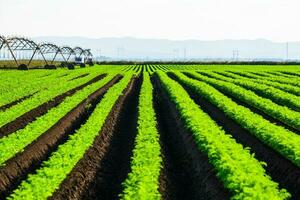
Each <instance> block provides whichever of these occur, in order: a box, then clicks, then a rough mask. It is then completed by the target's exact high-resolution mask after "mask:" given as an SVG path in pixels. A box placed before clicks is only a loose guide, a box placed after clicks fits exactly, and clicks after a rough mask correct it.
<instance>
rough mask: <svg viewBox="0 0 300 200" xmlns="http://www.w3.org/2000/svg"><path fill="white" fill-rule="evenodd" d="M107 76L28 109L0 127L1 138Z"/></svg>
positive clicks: (100, 76)
mask: <svg viewBox="0 0 300 200" xmlns="http://www.w3.org/2000/svg"><path fill="white" fill-rule="evenodd" d="M105 76H106V74H101V75H99V76H97V77H95V78H93V79H92V80H90V81H88V82H86V83H84V84H82V85H80V86H78V87H75V88H73V89H71V90H69V91H67V92H65V93H63V94H60V95H58V96H56V97H54V98H53V99H51V100H49V101H47V102H45V103H43V104H41V105H39V106H37V107H36V108H34V109H32V110H30V111H28V112H27V113H25V114H23V115H21V116H20V117H18V118H16V119H15V120H13V121H11V122H10V123H8V124H6V125H4V126H2V127H1V128H0V138H2V137H4V136H7V135H9V134H11V133H13V132H15V131H17V130H19V129H22V128H24V127H25V126H26V125H27V124H28V123H30V122H32V121H34V120H35V119H36V118H38V117H40V116H42V115H44V114H45V113H47V111H48V110H49V109H51V108H53V107H56V106H58V105H59V104H60V103H61V102H62V101H63V100H64V99H65V98H66V97H68V96H71V95H73V94H74V93H75V92H77V91H78V90H81V89H83V88H84V87H86V86H88V85H90V84H92V83H95V82H97V81H99V80H101V79H103V78H104V77H105Z"/></svg>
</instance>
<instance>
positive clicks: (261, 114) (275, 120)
mask: <svg viewBox="0 0 300 200" xmlns="http://www.w3.org/2000/svg"><path fill="white" fill-rule="evenodd" d="M184 74H185V75H186V76H187V77H189V78H192V79H195V78H193V77H192V76H190V75H188V74H186V73H184ZM195 80H197V79H195ZM209 85H210V84H209ZM212 87H214V86H213V85H212ZM216 89H217V90H218V91H220V92H222V93H223V94H225V95H226V96H227V97H229V98H230V99H232V100H233V101H234V102H236V103H237V104H239V105H241V106H244V107H246V108H249V109H250V110H251V111H252V112H254V113H256V114H258V115H260V116H262V117H263V118H264V119H266V120H268V121H270V122H271V123H272V124H276V125H278V126H282V127H284V128H285V129H287V130H289V131H292V132H294V133H297V134H300V131H299V130H297V129H295V128H294V127H291V126H289V125H288V124H285V123H284V122H281V121H279V120H278V119H275V118H273V117H272V116H270V115H268V114H266V113H264V112H263V111H261V110H259V109H257V108H255V107H253V106H251V105H250V104H248V103H247V102H242V101H240V100H239V99H237V98H236V97H234V96H233V95H231V94H229V93H228V92H226V91H224V90H219V89H218V88H216Z"/></svg>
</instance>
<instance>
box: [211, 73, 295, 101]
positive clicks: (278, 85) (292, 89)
mask: <svg viewBox="0 0 300 200" xmlns="http://www.w3.org/2000/svg"><path fill="white" fill-rule="evenodd" d="M215 73H218V74H221V75H224V76H228V77H230V78H235V79H242V80H243V79H245V80H251V81H254V82H256V83H260V84H265V85H269V86H272V87H274V88H278V89H280V90H283V91H285V92H288V93H291V94H295V95H297V96H300V88H299V87H296V86H292V85H288V84H282V83H278V82H275V81H276V79H277V78H273V80H272V81H271V80H264V79H263V78H261V77H260V78H259V79H257V78H256V75H253V74H251V73H249V72H242V71H230V72H215ZM250 77H251V78H250Z"/></svg>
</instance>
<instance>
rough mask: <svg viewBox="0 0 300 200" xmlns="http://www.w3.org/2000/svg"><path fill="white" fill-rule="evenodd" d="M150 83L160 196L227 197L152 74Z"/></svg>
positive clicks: (211, 168) (205, 158)
mask: <svg viewBox="0 0 300 200" xmlns="http://www.w3.org/2000/svg"><path fill="white" fill-rule="evenodd" d="M152 83H153V85H154V107H155V111H156V115H157V121H158V129H159V132H160V142H161V147H162V157H163V169H162V171H161V175H160V193H161V194H162V199H164V200H169V199H172V200H173V199H174V200H177V199H178V200H181V199H200V200H201V199H203V200H204V199H205V200H207V199H229V197H230V195H229V192H228V191H227V190H226V189H225V188H224V187H223V185H222V183H221V182H220V181H219V180H218V179H217V177H216V175H215V173H216V172H215V170H214V169H213V166H212V165H210V163H209V162H208V157H207V156H206V155H204V154H202V153H201V152H200V150H198V148H197V145H196V143H195V141H194V139H193V136H192V134H191V133H189V132H187V130H186V129H185V128H184V124H183V123H182V121H181V119H180V116H179V114H178V111H177V110H176V107H175V105H174V104H173V103H172V102H171V101H170V100H169V97H168V96H167V94H166V93H165V92H164V91H163V88H162V86H161V85H160V82H159V80H158V78H157V77H156V76H154V77H152Z"/></svg>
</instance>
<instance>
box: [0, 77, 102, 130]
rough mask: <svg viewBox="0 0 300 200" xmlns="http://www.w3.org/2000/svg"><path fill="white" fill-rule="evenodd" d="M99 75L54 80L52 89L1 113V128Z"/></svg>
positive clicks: (45, 90)
mask: <svg viewBox="0 0 300 200" xmlns="http://www.w3.org/2000/svg"><path fill="white" fill-rule="evenodd" d="M98 75H99V74H98V73H90V74H89V75H88V76H85V77H83V78H80V79H75V80H72V81H58V80H56V79H53V83H52V87H50V88H47V89H44V90H42V91H40V92H38V93H36V94H34V95H33V96H31V97H30V98H28V99H25V100H24V101H22V102H20V103H18V104H17V105H14V106H13V107H11V108H9V109H7V110H5V111H0V127H1V126H3V125H5V124H7V123H9V122H11V121H13V120H15V119H16V118H18V117H19V116H21V115H23V114H25V113H26V112H28V111H30V110H32V109H34V108H36V107H38V106H39V105H41V104H43V103H45V102H47V101H50V100H51V99H53V98H54V97H56V96H58V95H60V94H63V93H65V92H67V91H68V90H71V89H73V88H75V87H78V86H80V85H82V84H84V83H86V82H88V81H89V80H91V79H93V78H94V77H96V76H98Z"/></svg>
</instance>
